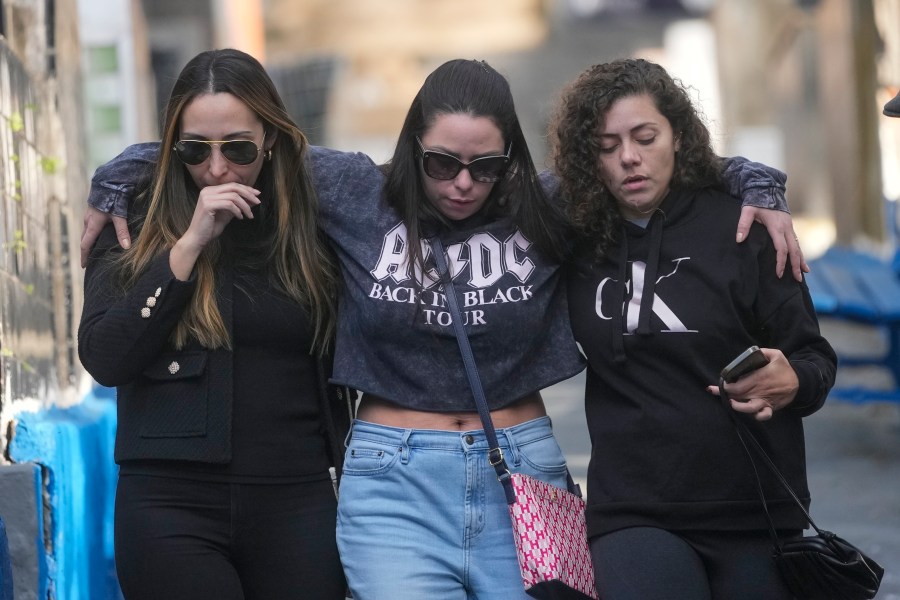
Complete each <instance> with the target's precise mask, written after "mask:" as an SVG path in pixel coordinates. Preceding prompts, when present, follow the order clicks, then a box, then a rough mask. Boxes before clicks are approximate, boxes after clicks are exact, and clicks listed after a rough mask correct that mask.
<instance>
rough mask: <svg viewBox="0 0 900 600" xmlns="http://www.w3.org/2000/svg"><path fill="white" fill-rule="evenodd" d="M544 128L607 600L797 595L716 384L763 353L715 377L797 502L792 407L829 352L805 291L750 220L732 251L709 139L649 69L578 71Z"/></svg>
mask: <svg viewBox="0 0 900 600" xmlns="http://www.w3.org/2000/svg"><path fill="white" fill-rule="evenodd" d="M555 129H556V131H555V135H556V140H555V141H556V146H555V154H554V158H555V163H556V168H557V171H558V173H559V175H560V176H561V190H562V193H563V195H564V197H565V199H566V202H567V207H568V210H569V213H570V215H571V217H572V219H573V220H574V221H575V224H576V226H577V227H578V228H579V229H580V230H581V233H583V234H584V235H583V237H582V243H581V252H580V253H579V260H578V261H576V263H575V265H574V267H573V268H572V269H571V272H570V275H569V278H568V279H569V286H568V292H569V305H570V317H571V320H572V326H573V330H574V332H575V337H576V339H577V340H578V342H579V343H580V344H581V345H582V348H583V350H584V353H585V354H586V355H587V358H588V361H589V369H588V373H587V387H586V409H587V419H588V426H589V430H590V434H591V440H592V443H593V450H592V454H591V463H590V467H589V471H588V511H587V519H588V535H589V536H590V538H591V550H592V554H593V557H594V562H595V572H596V579H597V588H598V591H599V593H600V597H601V598H604V599H605V600H610V599H615V600H618V599H624V598H629V599H630V598H640V599H641V600H652V599H654V598H673V597H677V598H680V599H693V598H698V599H699V598H728V599H730V600H735V599H741V598H747V599H751V598H753V599H756V598H767V599H770V600H771V599H779V598H784V599H788V598H791V597H792V596H791V594H790V592H789V591H788V590H787V589H786V588H785V586H784V584H783V583H782V582H781V580H780V578H779V575H778V573H777V571H776V568H775V565H774V563H773V562H772V560H771V556H770V555H771V539H770V536H769V532H768V529H767V524H766V521H765V519H764V516H763V512H762V509H761V505H760V500H759V496H758V494H757V491H756V487H755V480H754V477H753V473H752V471H751V467H750V465H749V462H748V459H747V457H746V455H745V453H744V450H743V449H742V447H741V445H740V442H739V440H738V438H737V435H736V433H735V431H734V426H733V424H732V422H731V419H730V416H729V415H728V414H727V413H726V408H725V407H723V405H722V404H721V402H720V401H719V399H718V396H717V395H715V394H714V393H712V392H718V389H717V387H715V384H716V383H717V382H718V374H719V372H720V370H721V369H722V368H723V367H724V366H725V365H726V364H727V363H729V362H730V361H731V359H733V358H734V357H735V356H737V355H738V354H739V353H740V352H741V351H743V350H744V349H746V348H747V347H748V346H751V345H758V346H761V347H763V349H764V350H763V351H764V353H765V355H766V357H767V358H768V359H769V363H768V364H767V365H766V366H764V367H763V368H762V369H760V370H759V371H757V372H755V373H751V374H749V375H747V376H745V377H744V378H742V379H740V380H738V382H736V383H734V384H728V385H726V390H727V392H728V394H729V395H730V396H731V398H732V400H731V406H730V409H731V410H734V411H735V412H736V413H738V417H739V418H742V419H744V420H745V421H746V422H747V424H748V426H749V427H750V428H751V429H752V430H753V433H754V434H755V435H756V436H757V437H758V438H759V439H760V441H761V443H762V445H763V446H764V448H765V449H766V451H767V452H768V453H769V455H770V456H771V457H772V458H773V459H774V461H775V462H776V463H777V464H778V466H779V468H780V469H781V470H782V472H783V473H784V474H785V476H786V477H787V478H788V480H789V481H790V483H791V485H792V486H793V488H794V490H796V492H797V494H798V495H799V496H801V498H802V499H803V501H804V502H805V503H807V504H808V502H809V490H808V487H807V482H806V466H805V450H804V439H803V425H802V417H804V416H806V415H809V414H811V413H813V412H815V411H816V410H817V409H818V408H820V407H821V406H822V403H823V402H824V401H825V397H826V394H827V393H828V390H829V389H830V388H831V386H832V384H833V383H834V376H835V367H836V360H837V359H836V357H835V354H834V352H833V350H832V348H831V346H830V345H829V344H828V342H827V341H826V340H825V339H824V338H823V337H822V336H821V335H820V333H819V327H818V322H817V320H816V316H815V313H814V311H813V307H812V303H811V301H810V297H809V291H808V290H807V287H806V285H805V283H798V282H797V281H795V280H793V279H791V278H778V277H776V276H775V273H774V270H773V268H772V267H773V266H774V264H775V250H774V248H773V245H772V242H771V240H770V239H769V237H768V236H767V235H766V232H765V231H764V230H763V229H762V228H761V227H759V226H758V225H757V226H754V228H753V229H752V230H751V233H750V236H749V239H748V240H747V241H746V242H745V243H743V244H740V245H737V244H735V243H734V237H733V232H734V227H735V224H736V223H737V220H738V218H739V216H740V214H739V213H740V205H739V204H738V202H737V201H731V200H729V199H728V198H727V197H725V196H724V194H723V193H722V192H721V191H719V189H718V188H717V186H718V183H719V181H718V172H719V169H718V167H717V165H718V159H717V158H716V157H715V155H714V153H713V152H712V149H711V148H710V143H709V133H708V131H707V129H706V127H705V126H704V125H703V123H702V121H701V120H700V117H699V116H698V114H697V112H696V110H695V109H694V108H693V106H692V105H691V101H690V98H689V96H688V94H687V93H686V91H685V89H684V88H683V86H682V85H680V84H679V83H677V82H675V81H674V80H673V79H672V78H671V77H670V76H669V75H668V73H666V71H665V70H664V69H662V68H661V67H659V66H658V65H655V64H652V63H649V62H646V61H643V60H622V61H616V62H612V63H608V64H603V65H597V66H595V67H592V68H590V69H588V70H587V71H585V72H584V73H583V74H582V75H581V76H580V77H579V78H578V79H577V80H576V81H575V82H574V83H573V84H572V86H571V87H570V88H569V89H568V90H567V92H566V93H565V95H564V97H563V100H562V103H561V106H560V109H559V114H558V116H557V123H556V128H555ZM586 165H591V166H593V167H594V168H587V169H586V168H585V166H586ZM784 390H788V391H787V392H785V391H784ZM764 471H765V470H761V471H760V476H761V477H762V478H763V487H764V489H765V492H766V496H767V498H768V499H769V511H770V513H771V515H772V518H773V519H774V522H775V525H776V527H777V528H778V529H779V530H782V532H783V533H784V534H786V535H797V534H800V532H801V530H802V529H803V528H805V527H806V520H805V518H804V516H803V514H802V513H801V512H800V510H799V509H798V507H797V506H796V505H795V504H793V503H792V502H791V500H790V499H788V498H787V497H786V493H785V492H784V490H783V489H782V488H780V487H779V485H778V484H777V483H776V482H775V481H773V480H772V479H771V478H770V477H769V474H768V473H767V472H764Z"/></svg>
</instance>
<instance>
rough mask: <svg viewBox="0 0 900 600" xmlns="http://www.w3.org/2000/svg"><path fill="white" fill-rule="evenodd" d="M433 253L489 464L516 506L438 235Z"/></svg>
mask: <svg viewBox="0 0 900 600" xmlns="http://www.w3.org/2000/svg"><path fill="white" fill-rule="evenodd" d="M431 253H432V254H433V255H434V262H435V264H436V265H437V268H438V274H439V275H440V278H441V285H442V286H443V287H444V295H445V296H446V298H447V304H448V305H449V307H450V316H451V318H452V319H453V329H454V331H455V332H456V341H457V343H458V344H459V352H460V354H462V359H463V364H464V365H465V368H466V377H467V378H468V379H469V387H471V388H472V395H473V396H474V397H475V406H476V407H477V408H478V416H479V417H481V425H482V427H483V428H484V434H485V436H486V437H487V440H488V445H489V446H490V450H489V451H488V462H489V463H490V464H491V466H492V467H494V471H496V473H497V480H498V481H500V483H501V484H503V491H504V493H505V494H506V501H507V502H508V503H509V504H514V503H515V501H516V492H515V490H513V487H512V480H511V479H510V472H509V467H508V466H507V465H506V458H504V456H503V451H502V450H501V449H500V442H499V441H497V432H496V431H495V430H494V423H493V421H492V420H491V411H490V409H489V408H488V403H487V399H486V398H485V396H484V388H483V387H482V385H481V377H479V375H478V369H477V368H476V366H475V356H474V355H473V354H472V347H471V345H470V344H469V336H467V335H466V330H465V328H464V327H463V320H462V315H461V314H460V311H459V302H458V301H457V298H456V290H454V289H453V278H452V277H451V276H450V272H449V269H447V261H446V260H445V259H444V247H443V245H442V244H441V241H440V240H439V239H438V238H437V236H435V237H433V238H431Z"/></svg>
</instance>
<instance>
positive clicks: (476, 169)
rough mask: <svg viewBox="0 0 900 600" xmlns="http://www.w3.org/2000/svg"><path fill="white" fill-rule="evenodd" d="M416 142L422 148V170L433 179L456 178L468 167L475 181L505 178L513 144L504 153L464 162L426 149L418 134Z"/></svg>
mask: <svg viewBox="0 0 900 600" xmlns="http://www.w3.org/2000/svg"><path fill="white" fill-rule="evenodd" d="M416 142H418V143H419V149H421V150H422V170H423V171H425V174H426V175H428V176H429V177H431V178H432V179H440V180H443V181H447V180H450V179H455V178H456V176H457V175H459V172H460V171H462V170H463V169H467V170H468V171H469V175H471V177H472V179H474V180H475V181H480V182H481V183H496V182H498V181H500V180H501V179H503V174H504V173H505V172H506V166H507V164H509V153H510V152H511V151H512V144H510V145H509V149H508V150H507V151H506V154H504V155H499V156H482V157H481V158H476V159H475V160H473V161H472V162H468V163H464V162H463V161H461V160H459V159H458V158H456V157H455V156H451V155H449V154H444V153H443V152H436V151H435V150H426V149H425V146H423V145H422V140H420V139H419V137H418V136H416Z"/></svg>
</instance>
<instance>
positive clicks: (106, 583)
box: [0, 0, 900, 600]
mask: <svg viewBox="0 0 900 600" xmlns="http://www.w3.org/2000/svg"><path fill="white" fill-rule="evenodd" d="M217 47H236V48H240V49H242V50H245V51H247V52H249V53H251V54H253V55H254V56H256V57H257V58H259V59H260V60H261V61H262V62H263V63H264V64H265V65H266V67H267V69H268V70H269V72H270V73H271V74H272V76H273V79H274V80H275V82H276V84H277V86H278V88H279V90H280V92H281V94H282V96H283V97H284V99H285V101H286V102H287V104H288V107H289V109H290V111H291V113H292V115H293V117H294V118H295V120H296V121H297V122H298V123H299V124H300V126H301V127H302V128H303V129H304V130H305V132H306V133H307V135H308V137H309V138H310V140H311V141H312V142H313V143H315V144H321V145H327V146H332V147H336V148H339V149H343V150H358V151H363V152H366V153H368V154H370V155H371V156H372V157H373V158H374V159H375V160H376V161H384V160H386V159H387V158H388V157H389V156H390V154H391V152H392V150H393V145H394V143H395V140H396V135H397V133H398V132H399V129H400V125H401V123H402V120H403V118H404V116H405V113H406V110H407V108H408V107H409V103H410V101H411V100H412V97H413V96H414V94H415V93H416V91H417V90H418V88H419V87H420V85H421V84H422V82H423V80H424V78H425V76H426V75H427V74H428V73H429V72H430V71H431V70H432V69H433V68H434V67H436V66H437V65H439V64H440V63H442V62H444V61H445V60H448V59H451V58H457V57H463V58H474V59H484V60H487V61H488V62H489V63H491V64H492V65H493V66H494V67H496V68H497V69H498V70H499V71H500V72H501V73H503V74H505V75H506V76H507V77H508V79H509V80H510V83H511V85H512V88H513V92H514V95H515V97H516V101H517V108H518V111H519V115H520V118H521V120H522V122H523V126H524V127H525V130H526V135H527V137H528V141H529V145H530V148H531V151H532V154H533V156H534V157H535V160H536V162H537V163H538V166H539V167H540V166H547V165H546V164H545V163H546V154H547V144H546V127H547V122H548V119H549V117H550V115H551V114H552V111H553V107H554V104H555V102H556V99H557V97H558V95H559V93H560V91H561V90H562V88H563V86H564V85H565V84H566V83H567V82H569V81H571V80H572V79H573V78H574V77H575V76H576V75H577V74H578V73H579V72H580V71H582V70H583V69H584V68H586V67H588V66H590V65H592V64H594V63H598V62H603V61H606V60H609V59H612V58H617V57H622V56H634V55H638V56H643V57H646V58H649V59H651V60H654V61H656V62H660V63H662V64H663V65H664V66H666V67H667V68H668V69H669V70H670V72H672V73H673V74H674V75H676V76H677V77H679V78H681V79H682V80H683V81H685V82H686V83H688V84H689V85H691V86H692V88H693V92H694V93H695V95H696V100H697V102H698V104H699V105H700V106H701V107H702V109H703V112H704V114H705V115H706V117H707V120H708V123H709V125H710V127H711V130H712V132H713V134H714V140H715V144H716V149H717V151H718V152H719V153H720V154H722V155H743V156H746V157H748V158H751V159H753V160H757V161H760V162H764V163H767V164H769V165H772V166H775V167H777V168H779V169H782V170H784V171H786V172H787V173H788V175H789V177H788V201H789V204H790V207H791V210H792V213H793V216H794V222H795V228H796V229H797V231H798V233H799V235H800V240H801V244H802V246H803V249H804V251H805V254H806V256H807V258H809V259H812V258H815V257H817V256H819V255H821V254H822V253H824V252H826V250H828V249H829V248H832V247H834V246H842V247H847V248H852V249H853V250H854V251H859V252H863V253H865V254H866V255H868V256H871V257H873V258H875V259H876V260H880V261H890V259H891V257H892V256H893V255H894V253H895V252H896V250H897V232H898V223H897V211H896V199H897V198H898V197H900V119H889V118H886V117H884V116H882V114H881V108H882V106H883V105H884V103H885V102H887V101H888V100H890V99H891V98H893V97H894V96H895V95H896V94H897V93H898V89H900V0H144V1H140V0H0V245H2V246H0V600H7V598H8V597H7V596H6V595H4V594H5V593H7V592H8V590H9V589H11V586H12V584H13V582H14V583H15V589H16V596H15V597H16V598H17V599H18V598H41V599H43V598H64V599H70V598H71V599H75V598H91V599H97V598H117V597H118V591H117V586H116V583H115V577H114V572H113V569H112V563H111V560H112V559H111V521H110V515H111V508H112V490H113V489H114V486H115V468H114V465H113V464H112V462H111V444H112V437H113V434H114V430H115V407H114V393H113V392H112V391H111V390H106V389H102V388H97V387H96V386H95V385H94V384H93V382H92V381H91V380H90V378H89V377H87V376H86V375H85V374H84V372H83V370H82V369H81V367H80V365H79V364H78V361H77V356H76V353H75V336H76V329H77V324H78V321H79V317H80V308H81V300H82V299H81V284H82V283H81V277H82V271H81V269H80V266H79V258H78V243H79V237H80V231H81V219H82V215H83V208H84V205H85V199H86V197H87V194H88V190H89V181H90V176H91V175H92V173H93V171H94V169H95V168H96V167H97V166H98V165H100V164H102V163H103V162H105V161H107V160H109V159H110V158H112V157H113V156H115V155H116V154H118V153H119V152H120V151H121V150H122V149H123V148H124V147H125V146H126V145H128V144H131V143H135V142H141V141H149V140H155V139H157V136H158V131H159V120H160V114H161V109H162V106H163V104H164V102H165V99H166V98H167V96H168V94H169V91H170V88H171V83H172V81H173V79H174V78H175V76H176V75H177V74H178V72H179V71H180V69H181V67H182V66H183V65H184V64H185V63H186V62H187V61H188V60H189V59H190V58H191V57H193V56H194V55H195V54H196V53H198V52H200V51H202V50H206V49H209V48H217ZM361 218H365V217H364V215H362V216H361ZM898 300H900V299H898ZM892 385H893V386H894V387H895V388H896V387H898V386H900V382H897V381H894V382H893V384H892ZM573 389H574V390H575V391H573V392H572V394H573V395H574V396H575V397H574V399H573V401H574V402H575V404H573V406H576V407H578V406H580V405H579V404H578V403H579V402H580V400H579V399H578V398H577V393H578V392H577V389H575V388H573ZM892 407H893V405H892ZM575 412H576V413H579V414H580V408H579V409H577V410H575ZM573 414H574V413H573ZM879 414H881V413H879ZM844 417H845V418H848V419H849V418H850V416H849V415H847V414H845V415H844ZM575 418H576V417H573V419H575ZM879 418H882V417H879ZM890 418H891V419H894V421H891V422H892V423H893V425H892V426H893V427H895V430H894V433H897V431H896V414H893V413H892V416H891V417H890ZM573 435H574V434H573ZM896 442H897V438H896V437H894V438H893V443H894V444H896ZM567 451H568V449H567ZM573 454H577V451H574V452H573ZM584 464H585V465H586V458H585V461H584ZM885 566H887V565H885ZM10 594H11V592H10ZM9 598H11V595H10V596H9Z"/></svg>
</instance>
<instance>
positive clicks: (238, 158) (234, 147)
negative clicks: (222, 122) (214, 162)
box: [174, 136, 266, 166]
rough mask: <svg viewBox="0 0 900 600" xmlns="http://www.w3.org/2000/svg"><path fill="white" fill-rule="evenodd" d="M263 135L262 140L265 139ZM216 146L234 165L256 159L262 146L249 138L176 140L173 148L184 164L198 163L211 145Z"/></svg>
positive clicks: (207, 153) (208, 153)
mask: <svg viewBox="0 0 900 600" xmlns="http://www.w3.org/2000/svg"><path fill="white" fill-rule="evenodd" d="M265 139H266V138H265V136H263V141H265ZM213 146H218V147H219V150H220V151H221V152H222V156H224V157H225V159H226V160H227V161H228V162H231V163H234V164H236V165H249V164H250V163H252V162H253V161H255V160H256V157H257V156H259V153H260V152H262V148H261V147H260V146H257V145H256V143H255V142H251V141H250V140H178V141H177V142H175V146H174V150H175V154H177V155H178V158H180V159H181V162H183V163H184V164H186V165H191V166H193V165H199V164H200V163H202V162H203V161H205V160H206V159H207V158H209V155H210V154H212V147H213Z"/></svg>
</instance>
